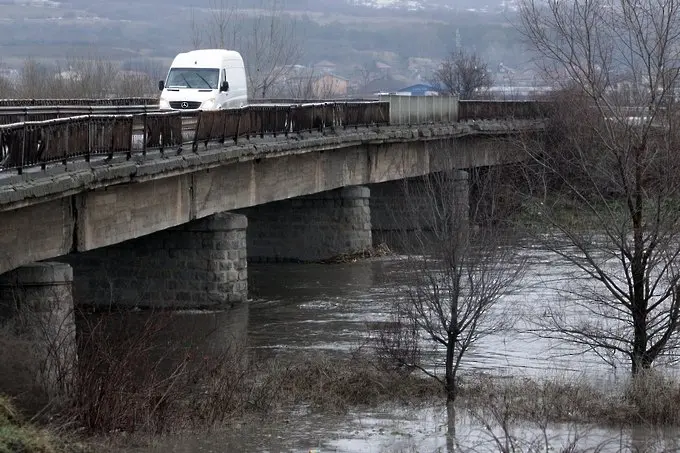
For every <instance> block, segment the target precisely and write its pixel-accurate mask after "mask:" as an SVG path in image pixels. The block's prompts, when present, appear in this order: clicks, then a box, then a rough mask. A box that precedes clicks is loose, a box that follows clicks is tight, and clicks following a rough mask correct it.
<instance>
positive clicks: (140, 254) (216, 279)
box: [63, 212, 248, 308]
mask: <svg viewBox="0 0 680 453" xmlns="http://www.w3.org/2000/svg"><path fill="white" fill-rule="evenodd" d="M247 224H248V221H247V219H246V217H245V216H243V215H238V214H232V213H229V212H224V213H219V214H215V215H212V216H209V217H206V218H203V219H199V220H195V221H192V222H189V223H186V224H184V225H180V226H178V227H174V228H169V229H167V230H163V231H159V232H157V233H153V234H150V235H147V236H142V237H139V238H136V239H132V240H130V241H126V242H122V243H120V244H116V245H112V246H108V247H103V248H101V249H96V250H92V251H88V252H84V253H78V254H72V255H68V256H66V257H64V258H63V259H64V260H65V261H66V262H68V263H69V264H70V265H71V266H72V267H73V275H74V279H73V280H74V295H75V299H76V302H77V303H79V304H85V305H95V306H107V305H118V306H129V307H163V308H221V307H225V306H228V305H231V304H232V303H235V302H240V301H243V300H245V299H246V298H247V294H248V283H247V282H248V280H247V251H246V227H247Z"/></svg>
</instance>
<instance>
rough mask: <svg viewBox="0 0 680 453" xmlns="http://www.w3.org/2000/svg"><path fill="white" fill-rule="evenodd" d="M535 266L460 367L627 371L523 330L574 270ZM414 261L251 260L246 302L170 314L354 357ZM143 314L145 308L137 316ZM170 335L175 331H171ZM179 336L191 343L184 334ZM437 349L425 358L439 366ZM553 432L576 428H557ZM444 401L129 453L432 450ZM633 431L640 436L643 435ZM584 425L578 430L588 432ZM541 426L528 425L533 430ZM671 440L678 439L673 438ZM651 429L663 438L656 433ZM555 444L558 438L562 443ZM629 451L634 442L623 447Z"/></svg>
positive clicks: (255, 343)
mask: <svg viewBox="0 0 680 453" xmlns="http://www.w3.org/2000/svg"><path fill="white" fill-rule="evenodd" d="M525 253H527V254H528V257H529V262H530V268H529V270H528V272H527V275H526V277H525V278H524V279H523V280H522V281H521V282H519V283H518V285H517V288H516V289H517V291H516V292H515V293H514V294H512V295H510V296H507V297H506V298H505V299H504V300H503V302H502V304H501V305H502V307H500V308H501V309H502V310H503V314H504V315H505V316H510V317H511V318H512V320H513V321H514V322H513V328H511V329H509V330H507V331H504V332H502V333H498V334H494V335H491V336H488V337H485V338H483V339H482V340H481V341H480V342H479V343H478V344H477V345H476V346H475V348H474V349H472V350H471V351H470V352H469V354H468V356H467V357H466V359H465V363H464V365H463V368H464V370H465V371H482V372H486V373H492V374H495V375H513V376H517V375H528V376H534V377H547V376H554V375H558V376H565V375H566V376H572V377H585V378H587V379H589V380H594V381H597V382H600V383H602V384H603V385H608V384H613V383H616V381H618V380H620V379H623V378H624V377H625V376H626V375H627V369H625V368H612V367H608V366H605V365H604V364H603V363H602V361H601V360H599V359H598V358H596V357H594V356H583V355H577V356H573V355H570V353H572V352H574V351H573V350H570V349H569V348H567V347H565V346H564V345H560V344H555V343H550V342H548V341H547V340H542V339H537V338H536V337H535V336H533V335H531V334H529V333H527V332H526V329H527V327H530V326H531V324H530V320H531V319H536V317H540V316H545V315H546V309H547V307H548V305H547V304H550V303H552V301H553V300H554V296H555V290H554V288H555V287H559V286H561V285H564V284H565V281H568V278H566V276H568V275H570V269H569V268H568V267H567V266H566V265H565V264H560V263H559V262H556V261H553V258H551V255H549V254H548V253H546V252H542V251H540V250H527V251H526V252H525ZM408 272H409V270H408V266H406V265H405V261H404V260H403V259H400V258H399V257H390V258H385V259H377V260H372V261H362V262H357V263H349V264H337V265H314V264H304V265H301V264H253V265H251V266H250V267H249V284H250V296H251V300H250V302H249V303H247V304H243V305H241V306H239V307H236V308H235V309H233V310H231V311H230V312H228V313H224V312H212V313H205V312H184V313H177V314H175V315H174V316H173V320H172V323H173V328H172V329H170V331H176V332H182V333H183V334H186V333H187V332H196V334H197V335H200V336H201V338H205V332H207V331H210V332H215V333H216V335H215V336H212V335H211V337H210V338H211V339H210V340H209V342H208V343H206V345H205V347H206V348H210V349H214V348H217V349H219V348H221V347H224V345H225V344H227V343H229V342H230V341H231V340H233V339H234V338H237V339H247V340H248V343H249V344H250V345H251V346H252V347H254V348H257V349H258V350H259V352H260V354H271V355H275V356H286V355H293V356H294V355H302V354H305V353H307V352H309V351H314V352H321V353H324V354H328V355H331V356H333V355H336V356H341V355H343V354H347V353H348V352H350V351H352V350H353V349H355V348H357V347H358V346H359V345H361V344H362V343H363V342H365V339H366V336H367V332H368V330H367V323H371V322H375V321H382V320H386V319H387V313H388V310H389V307H390V304H391V303H392V302H393V301H394V299H395V298H398V297H401V296H402V295H403V294H404V282H405V280H406V278H407V276H408ZM145 316H146V315H145V314H143V313H141V314H139V318H138V320H139V322H143V320H144V317H145ZM168 341H169V342H172V341H177V339H176V338H175V339H173V338H170V337H169V338H168ZM182 341H186V338H185V340H182ZM440 356H441V354H439V355H437V354H436V351H435V352H434V353H433V354H432V355H431V356H430V361H431V363H430V366H431V367H436V366H437V363H436V362H437V357H440ZM554 430H555V431H554V432H551V433H550V434H551V436H553V435H554V436H555V439H558V438H560V437H562V438H563V441H564V442H567V441H568V437H569V436H570V435H572V434H573V432H572V430H571V429H570V428H569V427H559V426H557V427H554ZM446 431H447V414H446V410H445V408H440V407H430V408H420V409H412V408H406V407H399V406H396V407H395V406H390V407H383V408H373V409H372V410H370V411H357V412H351V413H349V414H344V415H324V414H315V413H311V412H309V413H308V412H305V411H304V410H301V411H300V412H298V413H292V414H279V415H278V416H276V417H275V420H274V422H272V423H268V424H267V426H263V424H262V423H258V422H253V423H243V424H242V425H239V427H237V428H234V429H231V430H229V432H222V433H213V434H210V435H205V434H201V435H195V436H192V435H183V436H181V437H177V438H170V439H167V440H166V441H162V442H160V443H159V444H156V445H155V446H154V447H148V446H147V447H142V448H140V449H135V448H129V449H126V450H125V451H173V452H194V451H196V452H223V451H225V452H229V451H234V452H240V451H268V452H277V451H281V452H284V451H285V452H307V451H309V450H310V449H317V450H319V451H321V452H327V451H334V452H382V451H398V452H421V451H422V452H427V451H433V452H434V451H446ZM636 433H637V434H636ZM581 434H583V433H581ZM534 435H536V434H535V432H532V431H531V430H530V429H529V431H528V433H527V434H526V436H527V437H531V436H534ZM671 437H676V436H674V435H671ZM456 438H457V439H458V440H459V441H460V442H461V444H463V445H466V446H468V447H474V450H475V451H494V448H493V447H492V445H493V443H492V439H491V438H490V437H489V436H488V433H485V431H484V430H483V429H481V428H480V426H479V425H478V424H476V423H474V422H473V421H470V420H466V419H465V418H464V416H462V417H461V418H457V419H456ZM587 438H588V439H589V442H592V443H593V444H595V443H599V442H601V441H603V440H607V441H608V442H609V444H608V445H609V448H606V449H604V451H619V450H620V449H621V446H622V445H623V444H627V443H628V442H630V441H631V439H633V440H635V439H637V438H639V439H638V440H637V441H636V442H638V443H639V442H646V441H647V440H648V438H649V436H648V433H647V431H645V430H643V432H642V433H640V432H637V431H635V432H623V433H622V432H618V431H616V430H607V429H591V430H588V432H587ZM654 438H656V437H654ZM564 442H560V441H557V440H556V441H555V443H556V445H559V444H560V443H564ZM624 450H627V449H624Z"/></svg>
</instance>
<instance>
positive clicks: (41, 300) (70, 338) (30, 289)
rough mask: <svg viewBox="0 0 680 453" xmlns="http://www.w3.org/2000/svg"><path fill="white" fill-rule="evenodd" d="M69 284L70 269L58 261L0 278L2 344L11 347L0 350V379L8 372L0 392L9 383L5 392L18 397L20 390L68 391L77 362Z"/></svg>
mask: <svg viewBox="0 0 680 453" xmlns="http://www.w3.org/2000/svg"><path fill="white" fill-rule="evenodd" d="M72 282H73V271H72V269H71V266H69V265H68V264H65V263H58V262H42V263H34V264H29V265H26V266H23V267H20V268H18V269H15V270H13V271H10V272H7V273H5V274H3V275H1V276H0V324H1V325H3V332H2V336H3V338H2V340H4V341H7V342H10V343H9V344H7V345H5V346H4V347H2V350H1V351H0V363H2V365H3V366H2V368H4V370H2V371H0V374H4V373H7V372H8V373H13V375H12V376H2V381H3V387H5V385H6V384H8V383H9V384H12V385H15V386H17V388H16V389H9V390H10V391H14V390H16V391H17V393H23V392H22V391H21V390H22V389H21V387H23V386H27V385H28V386H31V387H32V386H35V387H34V388H30V389H27V390H28V391H30V392H32V393H35V392H36V390H37V391H38V392H46V393H47V394H48V395H49V396H58V395H63V394H65V393H66V392H68V391H69V390H70V389H71V384H72V378H73V371H74V367H75V365H76V357H77V348H76V327H75V317H74V313H73V294H72V286H71V285H72ZM22 371H23V372H25V373H28V374H30V375H32V376H25V375H22ZM7 377H8V378H9V382H7V381H8V380H7V379H6V378H7ZM33 378H34V379H35V380H34V381H32V382H31V380H32V379H33ZM5 390H8V389H6V388H5ZM23 390H26V389H23ZM34 396H37V395H34Z"/></svg>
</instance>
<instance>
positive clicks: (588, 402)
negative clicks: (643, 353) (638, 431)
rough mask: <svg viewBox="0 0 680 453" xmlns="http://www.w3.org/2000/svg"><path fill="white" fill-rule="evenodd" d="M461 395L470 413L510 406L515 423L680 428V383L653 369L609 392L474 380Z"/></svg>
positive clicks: (582, 384) (577, 384)
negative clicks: (471, 409)
mask: <svg viewBox="0 0 680 453" xmlns="http://www.w3.org/2000/svg"><path fill="white" fill-rule="evenodd" d="M461 396H462V400H463V404H465V405H466V406H467V407H468V408H479V409H481V410H484V409H493V408H498V407H501V406H502V407H507V409H506V410H507V414H506V415H507V416H508V417H510V418H511V419H513V420H527V421H545V422H558V423H559V422H576V423H589V424H591V423H592V424H597V425H610V426H623V427H631V426H635V425H647V426H680V409H678V408H680V382H677V381H675V380H672V379H670V378H669V377H667V376H664V375H663V374H661V373H660V372H658V371H651V370H650V371H648V372H646V373H643V374H641V375H638V376H637V377H635V378H634V379H632V380H631V381H630V382H629V383H628V384H625V385H622V386H619V387H615V388H611V389H607V390H603V389H601V388H598V387H596V386H594V385H593V384H592V383H589V382H587V381H585V380H576V379H571V380H570V379H545V380H531V379H523V378H505V379H501V378H492V377H489V376H475V377H472V378H470V379H468V380H467V381H466V382H465V383H464V384H463V385H462V387H461Z"/></svg>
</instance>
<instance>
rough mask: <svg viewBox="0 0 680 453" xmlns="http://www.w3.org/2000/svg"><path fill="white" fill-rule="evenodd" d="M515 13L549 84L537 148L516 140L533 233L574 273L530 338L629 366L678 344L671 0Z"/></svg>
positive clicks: (678, 192)
mask: <svg viewBox="0 0 680 453" xmlns="http://www.w3.org/2000/svg"><path fill="white" fill-rule="evenodd" d="M520 17H521V26H522V30H523V32H524V34H525V36H526V37H527V38H528V41H529V43H530V44H531V45H532V47H533V49H534V50H535V51H536V52H537V54H538V55H539V57H540V60H539V62H540V67H541V68H542V69H543V71H544V74H545V76H546V78H548V79H549V80H551V81H552V82H553V83H554V85H555V86H556V87H557V88H560V89H562V91H560V93H559V95H558V96H557V97H556V98H555V103H554V105H553V108H554V111H553V113H554V114H553V116H552V119H551V122H550V130H549V134H548V140H547V146H545V147H541V146H536V144H529V143H527V146H526V149H527V151H528V153H529V156H530V158H531V160H532V166H531V167H530V168H531V173H530V176H531V180H532V181H534V182H538V183H539V184H540V186H541V188H540V189H539V188H538V186H536V192H535V193H534V194H539V196H538V197H533V198H531V199H530V200H531V201H533V202H536V205H535V209H536V210H535V212H536V214H537V216H536V217H535V218H537V219H541V220H543V221H544V222H541V223H539V225H540V234H539V235H537V236H536V238H543V239H546V241H545V245H546V246H547V247H548V248H549V249H551V250H553V251H554V252H555V253H557V254H559V255H560V256H561V257H562V258H564V259H565V260H566V261H567V262H569V263H571V264H572V265H574V266H575V267H576V268H577V269H579V270H580V273H578V274H574V275H570V276H569V279H570V280H571V284H570V285H567V287H565V288H562V291H560V293H559V297H560V300H558V301H556V303H555V304H551V308H549V309H548V312H547V313H546V316H545V317H543V318H541V323H540V324H541V327H542V328H543V330H542V335H546V336H549V337H551V338H559V339H563V340H568V341H570V342H572V343H574V344H576V345H580V346H581V347H582V349H583V351H593V352H596V353H597V354H599V355H600V357H602V358H603V359H605V360H606V361H607V362H608V363H611V364H614V365H615V364H616V362H617V360H618V359H617V357H618V356H624V358H625V360H626V361H627V362H629V364H630V370H631V373H632V374H633V375H636V374H638V373H639V372H641V371H642V370H644V369H647V368H649V367H651V366H652V364H653V363H654V362H655V361H657V359H659V358H660V357H662V356H664V355H665V354H666V353H670V352H672V351H673V350H674V348H676V347H677V346H680V342H679V341H678V340H679V335H678V328H679V323H680V269H679V265H680V263H679V262H678V256H679V255H680V237H679V235H680V209H678V206H677V202H678V200H679V199H680V164H679V160H678V158H677V152H676V150H677V149H678V145H679V144H680V140H679V139H680V137H679V136H678V130H679V129H678V123H677V121H678V115H677V110H676V106H677V103H676V96H675V86H676V82H677V79H678V69H679V67H678V61H680V59H678V57H680V55H679V53H680V33H679V32H678V30H680V1H678V0H620V1H613V0H574V1H570V2H563V1H560V0H546V1H538V0H522V1H521V2H520ZM566 213H574V215H566ZM546 226H547V227H548V229H547V230H546ZM546 232H547V233H548V234H546Z"/></svg>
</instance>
